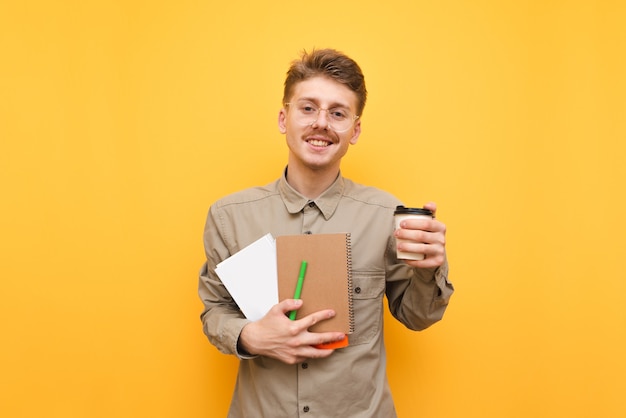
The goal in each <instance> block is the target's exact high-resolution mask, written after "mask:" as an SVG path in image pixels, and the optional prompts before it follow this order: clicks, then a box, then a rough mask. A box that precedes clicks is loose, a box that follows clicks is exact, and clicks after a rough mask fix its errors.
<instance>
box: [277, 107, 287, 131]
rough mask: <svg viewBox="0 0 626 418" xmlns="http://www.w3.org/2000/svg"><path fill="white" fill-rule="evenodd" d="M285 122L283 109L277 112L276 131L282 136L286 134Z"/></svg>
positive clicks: (285, 114)
mask: <svg viewBox="0 0 626 418" xmlns="http://www.w3.org/2000/svg"><path fill="white" fill-rule="evenodd" d="M286 121H287V111H286V110H285V108H284V107H283V108H282V109H280V111H279V112H278V130H279V131H280V133H281V134H284V133H286V132H287V122H286Z"/></svg>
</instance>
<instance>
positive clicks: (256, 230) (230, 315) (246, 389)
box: [199, 175, 453, 418]
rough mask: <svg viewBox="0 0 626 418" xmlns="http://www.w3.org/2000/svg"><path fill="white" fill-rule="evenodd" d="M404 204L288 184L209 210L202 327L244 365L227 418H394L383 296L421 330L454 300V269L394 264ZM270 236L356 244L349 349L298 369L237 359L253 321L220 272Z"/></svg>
mask: <svg viewBox="0 0 626 418" xmlns="http://www.w3.org/2000/svg"><path fill="white" fill-rule="evenodd" d="M399 204H401V203H400V202H399V201H398V200H397V199H396V198H395V197H393V196H392V195H390V194H388V193H386V192H383V191H381V190H378V189H375V188H372V187H366V186H362V185H358V184H356V183H354V182H352V181H350V180H348V179H345V178H343V177H341V176H339V177H338V178H337V180H336V181H335V182H334V183H333V185H332V186H331V187H329V188H328V190H326V191H325V192H324V193H323V194H322V195H321V196H320V197H319V198H317V199H315V200H314V201H310V200H308V199H307V198H305V197H304V196H302V195H301V194H299V193H298V192H297V191H295V190H294V189H293V188H292V187H290V186H289V184H288V183H287V181H286V178H285V176H284V175H283V177H282V178H280V179H279V180H277V181H276V182H274V183H271V184H269V185H267V186H265V187H256V188H251V189H248V190H244V191H241V192H238V193H235V194H232V195H230V196H227V197H225V198H223V199H221V200H219V201H218V202H216V203H215V204H213V205H212V206H211V208H210V210H209V214H208V217H207V222H206V227H205V230H204V245H205V251H206V256H207V262H206V263H205V265H204V266H203V267H202V270H201V272H200V282H199V295H200V298H201V300H202V302H203V303H204V306H205V310H204V311H203V313H202V315H201V319H202V322H203V326H204V332H205V334H206V335H207V337H208V338H209V340H210V341H211V343H212V344H213V345H215V346H216V347H217V348H218V349H219V350H220V351H222V352H224V353H227V354H234V355H237V356H238V357H239V358H240V364H239V373H238V376H237V384H236V387H235V391H234V394H233V398H232V402H231V406H230V411H229V414H228V416H229V417H232V418H251V417H254V418H258V417H266V418H281V417H325V418H329V417H342V418H348V417H354V418H357V417H368V418H370V417H376V418H386V417H395V416H396V412H395V409H394V405H393V400H392V397H391V393H390V390H389V385H388V383H387V376H386V370H385V364H386V357H385V345H384V339H383V296H384V295H385V294H386V295H387V298H388V301H389V308H390V310H391V313H392V314H393V316H394V317H395V318H397V319H398V320H399V321H400V322H402V323H403V324H404V325H405V326H407V327H408V328H410V329H413V330H421V329H424V328H426V327H428V326H430V325H432V324H433V323H434V322H437V321H439V320H440V319H441V317H442V316H443V313H444V311H445V309H446V306H447V304H448V300H449V298H450V296H451V295H452V292H453V287H452V285H451V284H450V283H449V282H448V280H447V272H448V265H447V262H446V263H445V264H444V265H443V266H441V267H440V268H438V269H436V270H434V271H433V270H425V269H414V268H411V267H409V266H407V265H406V264H404V263H403V262H399V261H398V260H397V259H396V256H395V238H393V235H392V234H393V230H394V224H393V211H394V209H395V207H396V206H397V205H399ZM268 232H269V233H271V234H272V235H273V236H274V237H277V236H279V235H293V234H303V233H313V234H321V233H337V232H349V233H350V234H351V237H352V269H353V271H352V274H353V292H354V293H353V299H354V315H355V332H354V333H353V334H352V335H350V346H349V347H346V348H342V349H338V350H336V351H335V352H334V353H333V354H332V355H331V356H330V357H327V358H325V359H311V360H309V361H306V362H304V363H301V364H298V365H287V364H284V363H282V362H279V361H277V360H274V359H271V358H267V357H262V356H257V357H250V356H246V355H245V354H243V353H239V352H238V351H237V340H238V338H239V334H240V332H241V329H242V328H243V326H244V325H245V324H246V323H248V320H247V319H245V317H244V316H243V314H242V313H241V312H240V311H239V309H238V308H237V305H236V304H235V302H234V301H233V300H232V298H231V297H230V295H229V293H228V292H227V291H226V289H225V288H224V286H223V284H222V283H221V282H220V280H219V278H218V277H217V276H216V274H215V266H216V265H217V263H219V262H220V261H222V260H224V259H226V258H228V257H229V256H230V255H232V254H234V253H236V252H237V251H239V250H241V249H242V248H244V247H245V246H247V245H248V244H251V243H252V242H254V241H255V240H257V239H258V238H260V237H261V236H263V235H265V234H267V233H268Z"/></svg>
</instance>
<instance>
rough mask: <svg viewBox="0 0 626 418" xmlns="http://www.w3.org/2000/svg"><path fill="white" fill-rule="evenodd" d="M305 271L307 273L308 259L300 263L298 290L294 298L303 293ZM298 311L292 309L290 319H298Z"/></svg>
mask: <svg viewBox="0 0 626 418" xmlns="http://www.w3.org/2000/svg"><path fill="white" fill-rule="evenodd" d="M304 273H306V261H304V260H302V264H300V274H299V275H298V283H296V292H295V293H294V295H293V298H294V299H300V295H302V283H304ZM297 312H298V311H291V312H290V313H289V319H291V320H292V321H294V320H295V319H296V313H297Z"/></svg>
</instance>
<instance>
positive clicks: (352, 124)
mask: <svg viewBox="0 0 626 418" xmlns="http://www.w3.org/2000/svg"><path fill="white" fill-rule="evenodd" d="M295 104H296V103H291V102H287V103H285V104H284V105H285V106H291V105H295ZM311 104H312V105H313V107H317V105H315V104H314V103H311ZM337 107H341V108H345V107H343V106H337ZM331 109H334V107H331V108H329V109H324V108H323V107H319V108H318V109H317V116H315V119H313V121H312V122H311V123H308V124H306V125H304V126H313V124H314V123H315V122H317V120H318V119H319V117H320V113H321V112H322V110H325V111H326V115H328V111H329V110H331ZM347 113H348V114H350V111H349V110H348V111H347ZM351 116H352V121H351V122H350V125H349V126H348V127H347V128H346V129H343V130H341V131H338V130H337V129H335V128H333V126H332V122H331V121H330V120H329V122H328V126H329V127H330V129H332V130H333V131H335V132H337V133H343V132H347V131H349V130H350V128H352V127H353V126H354V123H355V122H356V120H357V119H358V118H359V117H360V116H359V115H351ZM327 117H328V116H327Z"/></svg>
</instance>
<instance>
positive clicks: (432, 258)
mask: <svg viewBox="0 0 626 418" xmlns="http://www.w3.org/2000/svg"><path fill="white" fill-rule="evenodd" d="M424 208H426V209H430V210H431V211H432V212H433V219H406V220H404V221H402V223H401V224H400V226H401V227H400V228H399V229H396V231H395V232H394V235H395V236H396V238H401V239H406V240H409V241H413V242H411V243H407V242H403V243H398V249H399V250H401V251H406V252H409V253H419V254H424V255H425V257H424V259H423V260H404V262H405V263H407V264H408V265H410V266H413V267H419V268H434V267H439V266H441V265H442V264H443V263H444V261H445V258H446V226H445V224H443V223H442V222H440V221H438V220H437V219H435V218H434V215H435V213H436V212H437V205H436V204H435V203H432V202H430V203H427V204H425V205H424Z"/></svg>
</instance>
